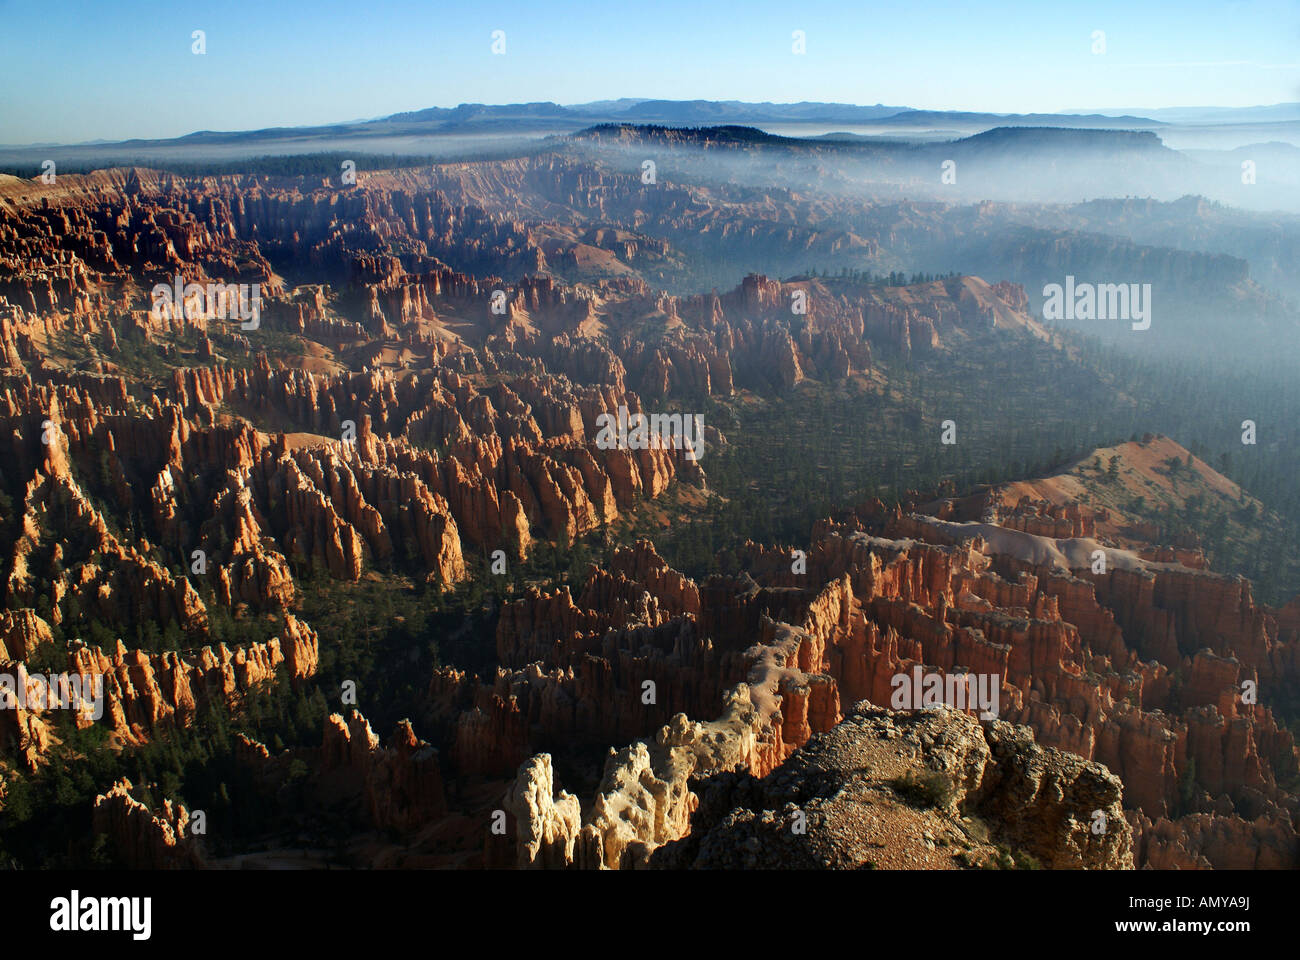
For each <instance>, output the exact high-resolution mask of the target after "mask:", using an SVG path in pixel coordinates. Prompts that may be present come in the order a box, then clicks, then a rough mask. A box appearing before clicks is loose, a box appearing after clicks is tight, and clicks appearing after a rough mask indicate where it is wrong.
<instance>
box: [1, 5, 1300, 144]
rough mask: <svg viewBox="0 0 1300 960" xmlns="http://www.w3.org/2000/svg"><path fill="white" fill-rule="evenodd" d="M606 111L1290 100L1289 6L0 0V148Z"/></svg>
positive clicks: (1298, 81) (1297, 66)
mask: <svg viewBox="0 0 1300 960" xmlns="http://www.w3.org/2000/svg"><path fill="white" fill-rule="evenodd" d="M194 30H204V31H206V43H207V53H206V54H205V55H204V56H195V55H194V54H193V53H192V52H191V44H192V42H193V41H192V40H191V33H192V31H194ZM494 30H504V31H505V33H506V53H505V55H504V56H496V55H493V54H492V52H491V49H490V46H491V42H492V41H491V33H492V31H494ZM795 30H802V31H804V33H805V35H806V47H807V53H806V54H804V55H803V56H796V55H794V54H793V53H792V52H791V34H792V32H793V31H795ZM1097 30H1101V31H1104V32H1105V41H1106V52H1105V53H1104V54H1096V53H1093V52H1092V48H1093V39H1092V35H1093V32H1094V31H1097ZM616 97H650V98H662V99H673V100H686V99H710V100H731V99H734V100H771V101H776V102H793V101H798V100H828V101H839V102H847V103H864V104H874V103H885V104H894V105H904V106H910V107H920V108H926V109H958V110H988V111H995V112H1032V111H1043V112H1046V111H1054V110H1061V109H1069V108H1083V107H1089V108H1091V107H1166V106H1248V105H1254V104H1269V103H1277V102H1282V101H1293V100H1300V2H1297V0H1241V2H1231V0H1229V2H1222V0H1221V2H1203V0H1176V2H1167V0H1124V2H1110V0H1096V2H1089V3H1069V2H1057V0H1035V2H1004V3H979V2H969V3H966V2H934V0H898V2H888V3H876V2H870V0H834V2H817V0H801V2H797V3H795V2H790V0H785V2H779V3H773V2H765V0H753V2H744V3H742V2H730V3H725V4H724V3H721V2H709V0H645V2H637V0H583V2H574V0H555V2H551V3H542V2H537V0H533V2H515V3H500V2H493V0H466V2H457V3H446V2H441V0H439V2H415V0H355V2H338V0H312V2H301V0H259V2H249V0H226V2H184V0H172V2H169V0H63V2H39V0H0V143H9V144H19V143H34V142H59V143H69V142H79V141H85V140H94V139H110V140H119V139H126V138H130V137H172V136H178V135H182V134H185V133H191V132H193V131H196V130H248V129H256V128H259V127H269V126H294V125H300V124H311V123H328V122H333V121H340V120H352V119H359V118H366V117H377V116H383V115H386V114H390V113H395V112H398V111H402V110H415V109H420V108H423V107H429V106H455V105H456V104H458V103H463V102H479V103H515V102H521V101H532V100H553V101H556V102H557V103H581V102H585V101H590V100H603V99H613V98H616Z"/></svg>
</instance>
